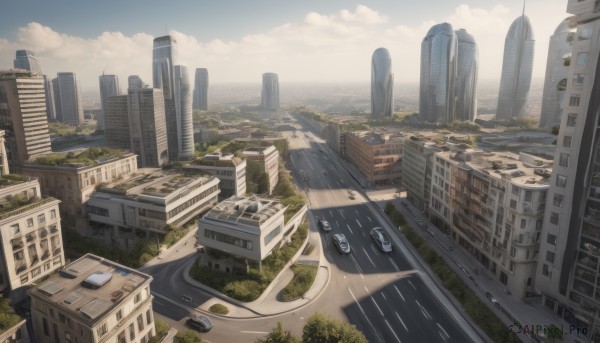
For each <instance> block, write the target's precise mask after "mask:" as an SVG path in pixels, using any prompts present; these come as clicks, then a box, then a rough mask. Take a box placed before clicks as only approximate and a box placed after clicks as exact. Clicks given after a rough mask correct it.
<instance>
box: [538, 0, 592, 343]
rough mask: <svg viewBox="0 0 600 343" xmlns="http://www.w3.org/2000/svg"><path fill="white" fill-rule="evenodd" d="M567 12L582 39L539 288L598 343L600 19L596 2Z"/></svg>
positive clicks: (568, 96) (575, 46)
mask: <svg viewBox="0 0 600 343" xmlns="http://www.w3.org/2000/svg"><path fill="white" fill-rule="evenodd" d="M567 12H568V13H570V14H573V15H574V16H573V17H571V20H572V23H573V24H574V25H576V28H577V31H576V33H575V34H574V37H573V39H572V41H571V44H572V52H573V56H572V60H571V63H570V67H569V74H568V75H569V77H568V78H567V83H566V90H565V95H564V96H565V104H564V114H563V115H562V119H561V122H560V123H561V124H560V130H559V134H558V138H557V144H556V151H555V155H554V166H553V168H552V176H551V177H550V179H549V182H550V185H551V187H550V191H549V193H548V196H547V203H546V213H545V217H544V222H543V225H542V234H541V237H540V240H539V242H540V249H539V251H540V253H539V261H538V265H537V273H536V277H535V288H536V291H538V292H540V293H541V294H542V296H543V297H542V303H543V304H544V305H545V306H546V307H548V308H549V309H551V310H553V311H554V312H555V313H556V314H557V315H559V316H560V317H562V318H564V319H565V320H566V321H567V322H568V323H570V324H573V325H576V326H577V327H578V328H584V327H585V328H587V330H588V332H587V334H586V338H584V340H586V341H590V342H592V341H596V340H597V337H598V335H599V334H600V325H599V324H600V322H599V321H598V320H599V319H600V318H599V317H598V315H599V313H600V302H599V301H598V294H599V292H600V278H599V277H598V275H599V272H598V271H599V268H600V260H599V258H598V256H599V253H598V252H600V242H599V240H598V237H600V158H599V154H598V151H599V148H600V131H599V130H598V123H599V120H600V101H599V100H600V98H599V97H598V96H597V94H599V92H600V78H599V77H598V73H599V72H600V66H599V61H600V45H599V44H598V40H597V37H598V35H599V34H600V12H598V11H597V4H596V3H595V1H585V2H582V1H579V0H569V1H568V4H567ZM594 337H596V340H594V339H593V338H594ZM582 339H583V338H582Z"/></svg>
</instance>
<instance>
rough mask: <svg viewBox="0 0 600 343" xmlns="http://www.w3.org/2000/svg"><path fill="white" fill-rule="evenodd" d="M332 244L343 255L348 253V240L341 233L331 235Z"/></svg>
mask: <svg viewBox="0 0 600 343" xmlns="http://www.w3.org/2000/svg"><path fill="white" fill-rule="evenodd" d="M333 244H335V246H336V248H338V250H339V251H340V252H341V253H343V254H347V253H349V252H350V243H348V240H347V239H346V236H344V234H343V233H336V234H335V235H333Z"/></svg>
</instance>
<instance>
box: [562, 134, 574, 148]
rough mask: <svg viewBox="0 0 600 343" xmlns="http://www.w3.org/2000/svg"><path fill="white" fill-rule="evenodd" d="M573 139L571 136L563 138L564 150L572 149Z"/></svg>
mask: <svg viewBox="0 0 600 343" xmlns="http://www.w3.org/2000/svg"><path fill="white" fill-rule="evenodd" d="M572 139H573V138H572V137H571V136H564V137H563V148H570V147H571V140H572Z"/></svg>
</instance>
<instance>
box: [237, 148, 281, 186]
mask: <svg viewBox="0 0 600 343" xmlns="http://www.w3.org/2000/svg"><path fill="white" fill-rule="evenodd" d="M242 155H243V156H244V157H245V158H246V159H248V160H251V161H256V162H259V163H260V166H261V168H262V170H263V171H264V172H265V173H267V175H269V194H271V193H272V192H273V189H274V188H275V186H277V182H278V181H279V152H277V149H276V148H275V146H274V145H269V146H267V147H254V148H248V149H246V150H244V151H243V152H242Z"/></svg>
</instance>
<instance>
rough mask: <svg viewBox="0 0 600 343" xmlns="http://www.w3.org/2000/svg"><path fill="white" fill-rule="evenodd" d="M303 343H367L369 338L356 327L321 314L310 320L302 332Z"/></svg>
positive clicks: (316, 314) (313, 316)
mask: <svg viewBox="0 0 600 343" xmlns="http://www.w3.org/2000/svg"><path fill="white" fill-rule="evenodd" d="M302 342H303V343H317V342H318V343H339V342H353V343H367V338H366V337H365V335H363V333H362V332H360V331H358V329H357V328H356V326H354V325H352V324H350V323H347V322H340V321H338V320H336V319H333V318H330V317H326V316H324V315H322V314H320V313H319V312H317V313H315V314H314V315H312V317H310V318H309V319H308V321H307V322H306V324H305V325H304V329H303V330H302Z"/></svg>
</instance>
